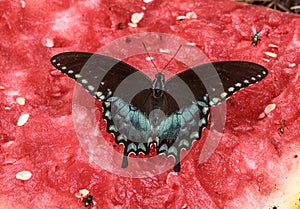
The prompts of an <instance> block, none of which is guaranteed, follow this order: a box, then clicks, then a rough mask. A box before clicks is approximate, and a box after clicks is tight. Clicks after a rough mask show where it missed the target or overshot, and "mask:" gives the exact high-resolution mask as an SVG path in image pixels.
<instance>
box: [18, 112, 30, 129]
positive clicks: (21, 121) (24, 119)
mask: <svg viewBox="0 0 300 209" xmlns="http://www.w3.org/2000/svg"><path fill="white" fill-rule="evenodd" d="M28 119H29V114H28V113H25V114H23V115H21V116H20V117H19V119H18V122H17V126H23V125H24V124H25V123H26V122H27V121H28Z"/></svg>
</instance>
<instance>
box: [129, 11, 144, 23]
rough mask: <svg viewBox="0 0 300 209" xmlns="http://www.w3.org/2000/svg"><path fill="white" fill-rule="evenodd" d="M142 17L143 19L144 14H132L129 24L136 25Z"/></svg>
mask: <svg viewBox="0 0 300 209" xmlns="http://www.w3.org/2000/svg"><path fill="white" fill-rule="evenodd" d="M143 17H144V13H143V12H141V13H138V12H137V13H134V14H132V16H131V22H132V23H134V24H137V23H139V22H140V21H141V20H142V19H143Z"/></svg>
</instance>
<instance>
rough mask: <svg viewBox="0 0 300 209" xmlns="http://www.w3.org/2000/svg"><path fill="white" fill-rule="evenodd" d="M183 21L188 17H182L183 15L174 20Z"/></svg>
mask: <svg viewBox="0 0 300 209" xmlns="http://www.w3.org/2000/svg"><path fill="white" fill-rule="evenodd" d="M184 19H188V17H186V16H183V15H180V16H178V17H176V20H184Z"/></svg>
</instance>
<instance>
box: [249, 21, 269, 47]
mask: <svg viewBox="0 0 300 209" xmlns="http://www.w3.org/2000/svg"><path fill="white" fill-rule="evenodd" d="M251 30H252V45H253V46H256V45H257V44H258V42H259V40H260V39H261V36H262V35H263V34H264V33H265V32H266V30H262V31H256V29H255V27H254V26H252V27H251Z"/></svg>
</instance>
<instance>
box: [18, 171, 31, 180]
mask: <svg viewBox="0 0 300 209" xmlns="http://www.w3.org/2000/svg"><path fill="white" fill-rule="evenodd" d="M31 176H32V173H31V172H30V171H20V172H18V173H17V174H16V179H18V180H23V181H26V180H29V179H30V178H31Z"/></svg>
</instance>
